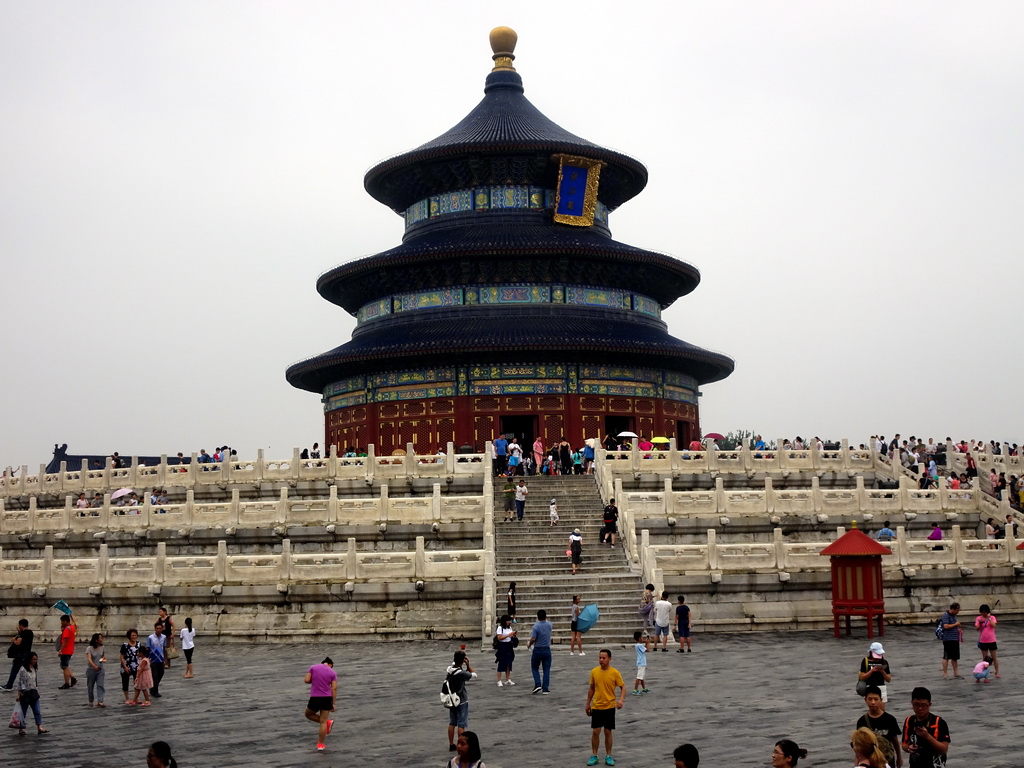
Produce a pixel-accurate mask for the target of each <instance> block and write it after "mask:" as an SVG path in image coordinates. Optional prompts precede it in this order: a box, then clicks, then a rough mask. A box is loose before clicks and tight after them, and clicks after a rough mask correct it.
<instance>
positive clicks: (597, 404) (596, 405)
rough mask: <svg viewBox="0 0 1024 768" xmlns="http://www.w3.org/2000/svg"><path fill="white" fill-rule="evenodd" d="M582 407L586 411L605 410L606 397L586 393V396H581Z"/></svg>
mask: <svg viewBox="0 0 1024 768" xmlns="http://www.w3.org/2000/svg"><path fill="white" fill-rule="evenodd" d="M580 408H582V409H583V410H584V411H603V410H604V398H603V397H592V396H590V395H585V396H584V397H581V398H580Z"/></svg>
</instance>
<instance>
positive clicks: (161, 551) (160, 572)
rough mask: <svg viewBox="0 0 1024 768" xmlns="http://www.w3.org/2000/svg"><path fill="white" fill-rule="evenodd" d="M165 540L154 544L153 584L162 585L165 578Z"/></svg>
mask: <svg viewBox="0 0 1024 768" xmlns="http://www.w3.org/2000/svg"><path fill="white" fill-rule="evenodd" d="M166 574H167V542H166V541H160V542H157V545H156V562H155V563H154V564H153V577H154V581H155V582H156V583H155V584H154V585H153V586H156V587H163V585H164V583H165V582H166V580H167V576H166Z"/></svg>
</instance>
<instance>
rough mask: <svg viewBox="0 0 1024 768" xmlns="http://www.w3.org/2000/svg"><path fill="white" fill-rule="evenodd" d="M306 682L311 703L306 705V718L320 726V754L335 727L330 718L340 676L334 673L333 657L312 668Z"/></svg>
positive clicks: (307, 673)
mask: <svg viewBox="0 0 1024 768" xmlns="http://www.w3.org/2000/svg"><path fill="white" fill-rule="evenodd" d="M305 682H307V683H309V703H308V704H307V705H306V712H305V716H306V719H307V720H310V721H312V722H314V723H318V724H319V725H320V733H319V738H318V739H317V742H316V748H317V751H318V752H323V751H324V750H325V749H327V747H326V745H325V744H324V739H326V738H327V734H328V733H330V732H331V728H332V727H333V726H334V721H333V720H331V719H330V716H331V712H333V711H334V702H335V699H336V698H337V695H338V675H337V673H335V671H334V662H333V661H331V657H330V656H328V657H327V658H326V659H324V660H323V661H321V662H320V663H319V664H314V665H313V666H312V667H310V668H309V671H308V672H306V678H305Z"/></svg>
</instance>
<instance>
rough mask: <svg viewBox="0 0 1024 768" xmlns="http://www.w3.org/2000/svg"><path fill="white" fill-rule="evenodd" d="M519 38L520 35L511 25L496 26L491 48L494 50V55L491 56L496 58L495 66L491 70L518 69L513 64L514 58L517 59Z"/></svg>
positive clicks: (493, 31) (492, 33)
mask: <svg viewBox="0 0 1024 768" xmlns="http://www.w3.org/2000/svg"><path fill="white" fill-rule="evenodd" d="M518 39H519V35H517V34H516V31H515V30H514V29H511V28H509V27H495V28H494V29H492V30H491V50H492V51H494V55H493V56H492V57H491V58H492V59H494V68H493V69H492V70H491V72H497V71H499V70H502V69H505V70H510V71H512V72H515V71H516V68H515V67H513V66H512V60H513V59H515V50H516V41H517V40H518Z"/></svg>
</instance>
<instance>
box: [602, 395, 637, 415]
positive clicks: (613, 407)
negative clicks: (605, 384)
mask: <svg viewBox="0 0 1024 768" xmlns="http://www.w3.org/2000/svg"><path fill="white" fill-rule="evenodd" d="M608 410H609V411H615V412H616V413H628V412H629V411H632V410H633V403H632V402H631V401H630V400H629V398H626V397H613V398H611V400H609V401H608Z"/></svg>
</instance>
